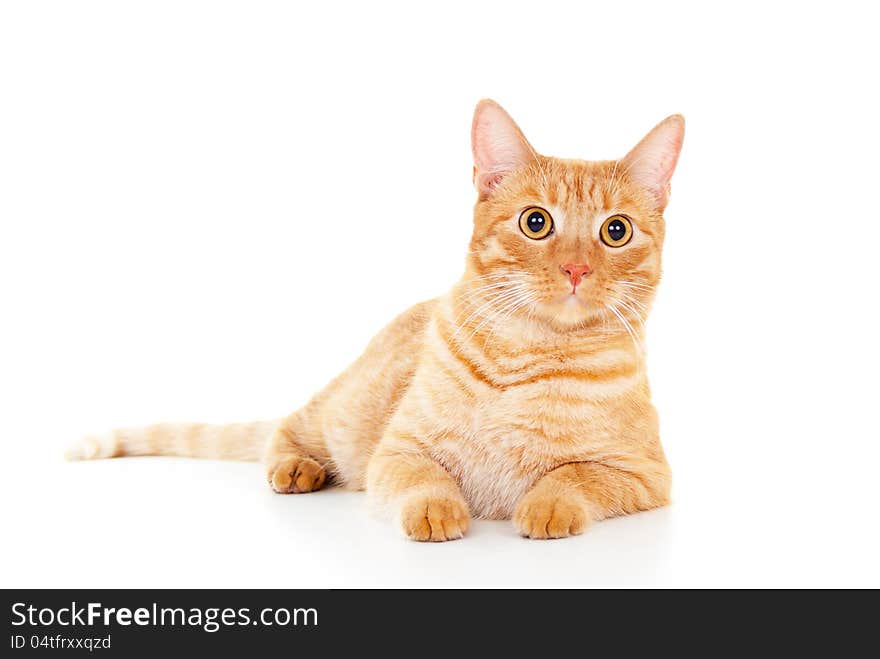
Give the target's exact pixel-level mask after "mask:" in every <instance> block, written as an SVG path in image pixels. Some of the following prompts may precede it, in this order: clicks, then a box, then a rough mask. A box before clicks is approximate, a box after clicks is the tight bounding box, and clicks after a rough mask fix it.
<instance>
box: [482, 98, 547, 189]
mask: <svg viewBox="0 0 880 659" xmlns="http://www.w3.org/2000/svg"><path fill="white" fill-rule="evenodd" d="M471 147H472V148H473V151H474V185H475V186H476V187H477V192H478V193H479V195H480V198H481V199H485V198H487V197H489V196H491V195H492V193H493V192H494V191H495V188H496V187H498V184H499V183H500V182H501V180H502V179H503V178H504V177H505V176H507V175H508V174H509V173H510V172H512V171H513V170H515V169H518V168H520V167H523V166H524V165H527V164H529V163H530V162H532V161H533V160H534V159H535V150H534V149H533V148H532V146H531V144H529V143H528V140H526V138H525V136H524V135H523V134H522V131H521V130H520V129H519V126H517V125H516V122H515V121H514V120H513V119H511V118H510V115H509V114H507V112H505V111H504V108H502V107H501V106H500V105H498V104H497V103H496V102H495V101H492V100H489V99H484V100H482V101H480V102H479V103H478V104H477V109H476V110H474V125H473V128H472V129H471Z"/></svg>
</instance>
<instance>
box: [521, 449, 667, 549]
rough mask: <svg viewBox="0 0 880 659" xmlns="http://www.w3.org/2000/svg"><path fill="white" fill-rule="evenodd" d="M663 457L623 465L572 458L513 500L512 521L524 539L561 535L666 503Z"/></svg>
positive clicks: (580, 530)
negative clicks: (609, 518) (518, 498)
mask: <svg viewBox="0 0 880 659" xmlns="http://www.w3.org/2000/svg"><path fill="white" fill-rule="evenodd" d="M669 487H670V473H669V468H668V467H667V465H666V463H665V461H658V460H638V461H634V463H633V464H632V465H631V466H630V465H628V466H627V467H626V468H625V469H624V468H618V467H611V466H608V465H605V464H601V463H599V462H572V463H568V464H564V465H562V466H560V467H557V468H556V469H554V470H552V471H550V472H548V473H547V474H545V475H544V476H542V477H541V478H540V479H538V481H537V482H536V483H535V485H534V486H533V487H532V489H531V490H529V491H528V492H527V493H526V494H525V495H524V496H523V498H522V499H521V500H520V502H519V503H518V504H517V507H516V511H515V512H514V515H513V523H514V525H515V526H516V528H517V530H518V531H519V532H520V534H521V535H523V536H526V537H528V538H564V537H566V536H569V535H577V534H579V533H583V532H584V530H585V529H586V528H587V526H589V524H590V523H591V522H593V521H597V520H600V519H605V518H606V517H614V516H616V515H625V514H628V513H634V512H637V511H640V510H650V509H651V508H657V507H659V506H664V505H666V504H667V503H669Z"/></svg>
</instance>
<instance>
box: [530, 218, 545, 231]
mask: <svg viewBox="0 0 880 659" xmlns="http://www.w3.org/2000/svg"><path fill="white" fill-rule="evenodd" d="M544 222H545V220H544V216H543V215H541V214H540V213H532V214H531V215H529V220H528V224H529V231H532V232H534V233H540V232H541V230H542V229H543V228H544Z"/></svg>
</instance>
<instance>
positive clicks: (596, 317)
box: [541, 294, 601, 331]
mask: <svg viewBox="0 0 880 659" xmlns="http://www.w3.org/2000/svg"><path fill="white" fill-rule="evenodd" d="M543 312H544V313H542V314H541V315H542V316H543V317H544V319H545V320H546V321H548V323H549V324H550V325H551V326H553V327H554V328H556V329H557V330H560V331H570V330H576V329H583V328H586V327H589V326H591V325H593V324H596V323H599V322H601V315H600V314H599V313H598V310H597V309H596V308H595V307H594V306H593V305H591V304H589V303H588V302H586V301H585V300H584V299H583V298H581V297H580V296H578V295H571V294H568V295H563V296H560V297H558V298H556V299H555V300H553V301H552V302H550V303H549V304H547V305H545V308H544V309H543Z"/></svg>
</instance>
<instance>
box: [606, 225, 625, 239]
mask: <svg viewBox="0 0 880 659" xmlns="http://www.w3.org/2000/svg"><path fill="white" fill-rule="evenodd" d="M608 235H609V236H611V240H615V241H616V240H620V239H621V238H623V237H624V236H625V235H626V227H624V226H623V222H620V221H614V222H612V223H611V224H609V225H608Z"/></svg>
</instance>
